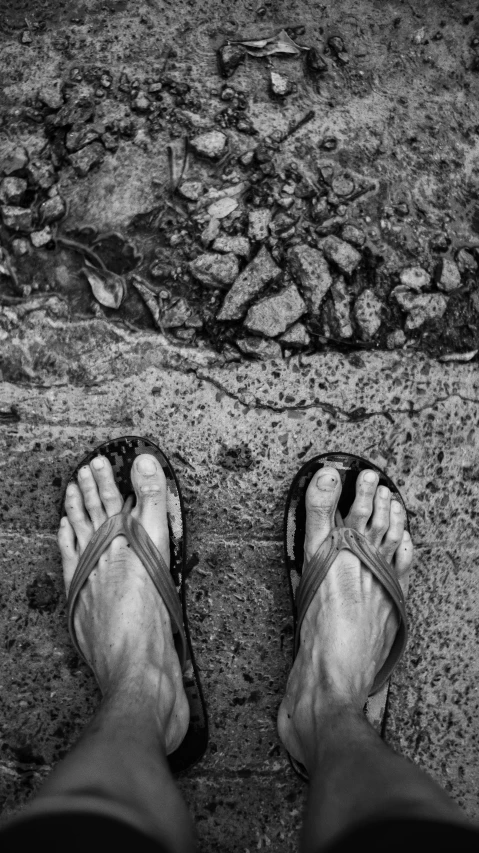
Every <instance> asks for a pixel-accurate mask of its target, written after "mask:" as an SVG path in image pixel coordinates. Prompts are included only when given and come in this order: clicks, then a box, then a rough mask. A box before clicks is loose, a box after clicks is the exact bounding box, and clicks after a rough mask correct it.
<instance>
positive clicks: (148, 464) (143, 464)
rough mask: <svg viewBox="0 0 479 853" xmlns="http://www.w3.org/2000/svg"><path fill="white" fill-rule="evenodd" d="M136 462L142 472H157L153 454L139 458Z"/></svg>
mask: <svg viewBox="0 0 479 853" xmlns="http://www.w3.org/2000/svg"><path fill="white" fill-rule="evenodd" d="M136 464H137V468H138V471H139V472H140V474H150V475H151V474H155V473H156V465H155V462H154V459H153V458H152V457H151V456H144V457H143V458H142V459H139V460H138V462H137V463H136Z"/></svg>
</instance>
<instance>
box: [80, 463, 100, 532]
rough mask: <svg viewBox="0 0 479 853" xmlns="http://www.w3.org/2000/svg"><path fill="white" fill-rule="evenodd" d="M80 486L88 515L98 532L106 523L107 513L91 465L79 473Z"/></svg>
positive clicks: (85, 466) (84, 466)
mask: <svg viewBox="0 0 479 853" xmlns="http://www.w3.org/2000/svg"><path fill="white" fill-rule="evenodd" d="M78 486H79V488H80V491H81V494H82V497H83V502H84V504H85V507H86V510H87V512H88V515H89V516H90V518H91V521H92V524H93V529H94V530H98V528H99V527H101V525H102V524H103V522H104V521H106V513H105V510H104V508H103V505H102V502H101V499H100V494H99V491H98V486H97V484H96V481H95V478H94V476H93V473H92V470H91V468H90V466H89V465H83V466H82V468H80V470H79V472H78Z"/></svg>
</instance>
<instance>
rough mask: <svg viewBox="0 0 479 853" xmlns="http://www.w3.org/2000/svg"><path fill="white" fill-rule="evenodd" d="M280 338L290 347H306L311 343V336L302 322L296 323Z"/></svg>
mask: <svg viewBox="0 0 479 853" xmlns="http://www.w3.org/2000/svg"><path fill="white" fill-rule="evenodd" d="M279 340H280V341H281V343H282V344H286V345H287V346H289V347H304V346H309V344H310V343H311V338H310V336H309V335H308V332H307V330H306V328H305V326H304V325H303V324H302V323H295V324H294V326H291V328H290V329H288V330H287V331H286V332H285V333H284V335H281V337H280V338H279Z"/></svg>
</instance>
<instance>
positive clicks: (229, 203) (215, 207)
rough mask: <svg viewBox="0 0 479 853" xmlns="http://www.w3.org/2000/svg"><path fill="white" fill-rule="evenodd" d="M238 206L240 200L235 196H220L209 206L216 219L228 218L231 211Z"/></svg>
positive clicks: (209, 211)
mask: <svg viewBox="0 0 479 853" xmlns="http://www.w3.org/2000/svg"><path fill="white" fill-rule="evenodd" d="M237 207H238V202H237V201H236V199H234V198H220V199H218V201H214V202H213V204H210V206H209V208H208V213H209V215H210V216H212V217H213V218H214V219H226V217H227V216H229V215H230V213H233V211H234V210H236V208H237Z"/></svg>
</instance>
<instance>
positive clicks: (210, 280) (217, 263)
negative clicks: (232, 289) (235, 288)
mask: <svg viewBox="0 0 479 853" xmlns="http://www.w3.org/2000/svg"><path fill="white" fill-rule="evenodd" d="M189 267H190V270H191V272H192V274H193V275H194V277H195V278H197V279H198V281H201V282H202V283H203V284H206V285H208V287H215V288H226V287H229V285H230V284H233V282H234V281H235V279H236V278H237V276H238V273H239V266H238V259H237V258H236V255H233V254H228V255H219V254H218V255H217V254H213V253H211V254H205V255H200V256H199V257H198V258H195V260H194V261H191V263H190V264H189Z"/></svg>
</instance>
